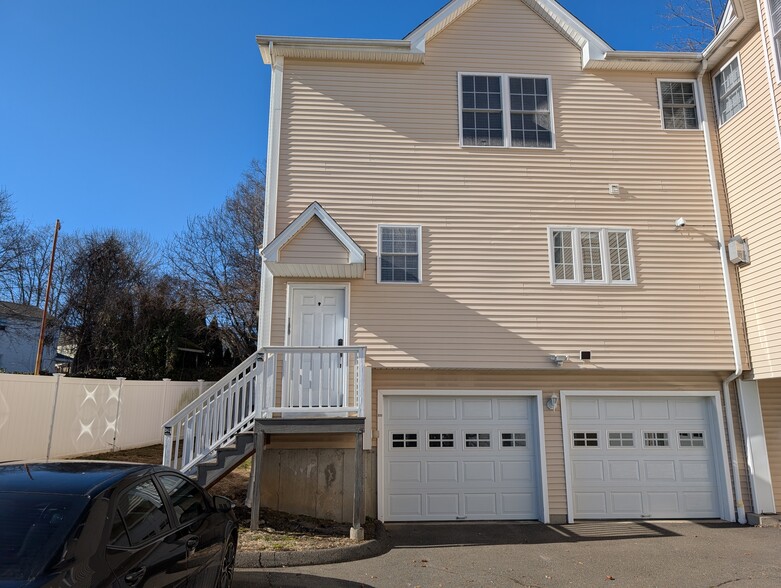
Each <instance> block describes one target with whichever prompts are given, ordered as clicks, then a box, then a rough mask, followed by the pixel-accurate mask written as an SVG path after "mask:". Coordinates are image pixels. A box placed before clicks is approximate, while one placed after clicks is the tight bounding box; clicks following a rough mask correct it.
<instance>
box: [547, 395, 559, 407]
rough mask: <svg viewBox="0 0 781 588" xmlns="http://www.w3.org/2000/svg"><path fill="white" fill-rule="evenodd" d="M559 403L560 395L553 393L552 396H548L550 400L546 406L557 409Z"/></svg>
mask: <svg viewBox="0 0 781 588" xmlns="http://www.w3.org/2000/svg"><path fill="white" fill-rule="evenodd" d="M558 405H559V397H558V396H556V395H555V394H551V397H550V398H548V402H546V403H545V406H547V407H548V410H556V407H557V406H558Z"/></svg>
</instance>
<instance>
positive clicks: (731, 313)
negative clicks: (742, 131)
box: [697, 58, 746, 525]
mask: <svg viewBox="0 0 781 588" xmlns="http://www.w3.org/2000/svg"><path fill="white" fill-rule="evenodd" d="M707 67H708V60H707V59H705V58H703V60H702V64H701V66H700V71H699V74H698V75H697V93H698V98H699V103H700V112H701V113H702V131H703V133H704V135H705V152H706V155H707V157H708V175H709V176H710V185H711V196H712V198H713V214H714V216H715V219H716V236H717V240H718V243H719V256H720V257H721V274H722V277H723V279H724V291H725V292H726V296H727V316H728V317H729V331H730V336H731V337H732V354H733V356H734V358H735V373H733V374H732V375H731V376H729V377H728V378H727V379H726V380H724V381H723V382H722V384H721V392H722V395H723V396H724V410H725V413H726V418H727V437H728V442H729V452H730V457H731V462H732V486H733V489H734V492H735V506H736V508H737V511H738V512H737V514H738V522H739V523H740V524H741V525H745V524H746V507H745V505H744V504H743V492H742V490H741V488H740V468H739V467H738V453H737V451H738V450H737V444H736V443H735V423H734V421H733V418H732V399H731V398H730V393H729V386H730V383H732V382H733V381H734V380H737V379H738V378H739V377H740V376H741V374H742V373H743V360H742V357H741V353H740V340H739V339H738V324H737V318H736V316H735V300H734V298H733V295H732V282H731V280H730V275H729V261H728V260H727V248H726V246H725V242H724V225H723V221H722V217H721V203H720V199H719V189H718V184H717V178H716V168H715V166H714V163H713V144H712V142H711V135H710V125H709V122H708V110H707V109H706V107H705V88H704V87H703V85H702V78H703V76H704V75H705V70H706V69H707Z"/></svg>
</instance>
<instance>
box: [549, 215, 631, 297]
mask: <svg viewBox="0 0 781 588" xmlns="http://www.w3.org/2000/svg"><path fill="white" fill-rule="evenodd" d="M549 231H550V234H549V241H550V260H551V282H552V283H554V284H601V285H608V284H616V285H631V284H634V283H635V275H634V268H633V265H634V264H633V259H632V257H633V256H632V235H631V231H630V230H629V229H604V228H578V227H572V228H571V227H561V228H560V227H551V228H550V229H549Z"/></svg>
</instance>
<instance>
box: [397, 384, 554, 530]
mask: <svg viewBox="0 0 781 588" xmlns="http://www.w3.org/2000/svg"><path fill="white" fill-rule="evenodd" d="M409 400H410V399H408V398H406V397H393V396H389V397H387V398H386V401H385V409H384V414H385V415H387V416H386V417H385V418H384V422H383V430H384V431H383V440H384V445H383V448H382V451H383V455H384V459H383V462H384V466H383V478H384V484H383V485H384V490H383V492H384V498H383V500H384V504H385V505H386V508H385V512H386V514H385V519H386V520H397V521H402V520H410V521H411V520H456V519H463V518H466V519H471V520H494V519H537V518H539V509H540V504H541V497H540V494H539V489H538V483H539V474H538V472H539V467H540V466H539V454H538V449H537V437H536V424H535V423H534V422H533V421H532V418H533V417H534V416H536V410H535V405H534V404H533V402H532V401H531V399H530V398H529V397H524V396H519V397H489V396H486V397H470V396H467V397H458V396H456V397H447V396H443V397H439V396H437V397H422V398H415V399H412V400H413V402H409Z"/></svg>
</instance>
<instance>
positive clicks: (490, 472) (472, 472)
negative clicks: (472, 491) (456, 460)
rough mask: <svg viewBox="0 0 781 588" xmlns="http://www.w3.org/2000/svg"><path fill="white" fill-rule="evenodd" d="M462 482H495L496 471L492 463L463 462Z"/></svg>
mask: <svg viewBox="0 0 781 588" xmlns="http://www.w3.org/2000/svg"><path fill="white" fill-rule="evenodd" d="M464 482H479V483H481V484H482V483H485V482H490V483H494V482H496V469H495V467H494V462H493V461H465V462H464Z"/></svg>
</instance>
